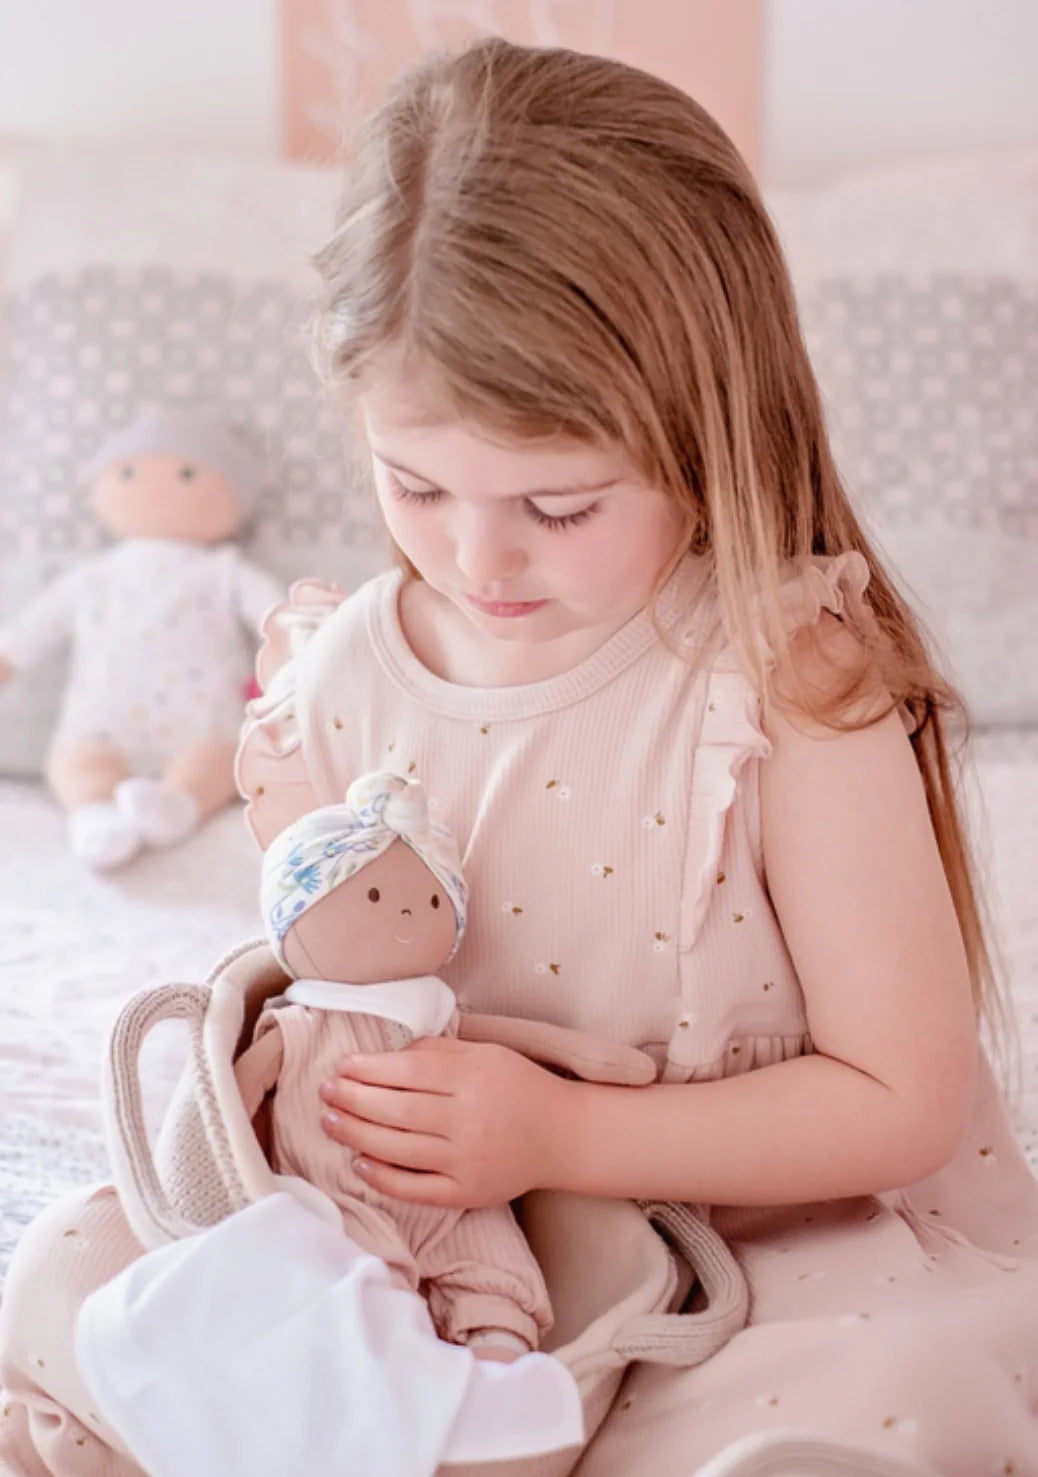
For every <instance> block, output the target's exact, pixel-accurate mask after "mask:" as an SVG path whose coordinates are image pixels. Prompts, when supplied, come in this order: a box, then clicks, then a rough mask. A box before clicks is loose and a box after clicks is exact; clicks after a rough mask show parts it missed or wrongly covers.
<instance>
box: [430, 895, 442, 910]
mask: <svg viewBox="0 0 1038 1477" xmlns="http://www.w3.org/2000/svg"><path fill="white" fill-rule="evenodd" d="M429 901H430V902H431V903H432V905H433V907H434V908H438V907H439V906H440V894H439V893H438V892H434V893H433V895H432V897H431V898H430V899H429Z"/></svg>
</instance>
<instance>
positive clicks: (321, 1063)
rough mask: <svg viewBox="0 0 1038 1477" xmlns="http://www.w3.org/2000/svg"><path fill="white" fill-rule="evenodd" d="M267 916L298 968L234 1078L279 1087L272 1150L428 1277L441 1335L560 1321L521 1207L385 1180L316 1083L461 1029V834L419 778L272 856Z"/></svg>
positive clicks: (252, 1089) (364, 1232) (361, 783)
mask: <svg viewBox="0 0 1038 1477" xmlns="http://www.w3.org/2000/svg"><path fill="white" fill-rule="evenodd" d="M261 903H262V911H263V917H264V923H265V926H266V928H267V932H268V936H269V939H270V942H271V946H272V948H273V950H274V953H275V954H276V956H277V958H278V960H279V962H280V963H281V965H282V967H283V968H284V969H285V971H286V972H287V973H288V974H290V975H292V976H293V977H294V981H295V982H294V983H293V984H292V985H290V987H289V988H288V990H287V991H286V992H285V994H284V995H283V996H281V997H279V998H278V1000H277V1001H276V1002H274V1004H273V1005H268V1008H267V1009H265V1010H264V1012H263V1013H262V1014H261V1016H260V1018H259V1021H258V1023H257V1026H256V1032H255V1036H254V1039H253V1044H252V1045H251V1046H250V1047H249V1048H248V1049H247V1050H246V1052H245V1053H244V1054H243V1055H242V1056H241V1057H240V1058H239V1060H238V1063H237V1066H236V1069H235V1070H236V1076H237V1080H238V1085H239V1087H240V1089H241V1092H242V1096H243V1099H244V1101H245V1106H246V1110H247V1111H248V1113H249V1116H250V1117H252V1116H253V1115H254V1114H255V1112H256V1111H257V1109H258V1107H259V1105H260V1103H261V1101H262V1099H263V1097H264V1095H265V1093H266V1092H267V1091H269V1090H270V1089H271V1088H273V1087H274V1086H275V1084H276V1085H277V1091H276V1093H275V1095H274V1098H273V1104H272V1123H271V1152H270V1157H271V1162H272V1167H273V1168H274V1169H275V1170H277V1171H278V1172H280V1173H287V1174H293V1175H298V1176H300V1177H301V1178H303V1179H305V1180H308V1181H309V1182H310V1183H311V1184H315V1185H317V1186H319V1188H321V1189H322V1190H324V1191H325V1192H326V1193H327V1194H329V1195H330V1196H331V1197H332V1199H334V1200H335V1201H336V1203H337V1204H338V1206H339V1208H340V1210H341V1212H342V1220H343V1228H344V1230H345V1231H346V1232H347V1234H348V1235H349V1236H350V1237H351V1238H352V1239H353V1240H354V1241H355V1242H357V1243H358V1244H359V1245H360V1246H362V1247H363V1248H364V1249H365V1250H368V1251H371V1252H373V1253H375V1254H376V1255H378V1256H379V1257H381V1258H382V1259H383V1261H385V1262H386V1264H387V1265H388V1266H389V1268H390V1270H391V1271H392V1272H393V1273H394V1275H395V1276H396V1277H397V1278H398V1279H399V1281H400V1284H401V1285H402V1286H405V1287H408V1288H410V1289H412V1290H414V1291H419V1290H421V1291H422V1292H423V1293H424V1294H425V1296H426V1297H427V1299H428V1303H429V1311H430V1314H431V1316H432V1319H433V1322H434V1324H435V1325H436V1328H437V1331H438V1332H439V1334H440V1336H441V1337H442V1338H445V1339H447V1340H448V1341H450V1342H452V1343H460V1344H467V1345H468V1346H469V1347H470V1348H471V1349H472V1351H473V1353H475V1354H476V1355H477V1356H478V1357H481V1358H491V1359H498V1360H502V1361H507V1360H509V1359H512V1358H515V1357H517V1356H518V1355H519V1354H521V1353H524V1352H526V1351H528V1350H530V1349H533V1348H535V1347H536V1345H537V1343H538V1342H539V1339H540V1337H541V1335H542V1334H543V1333H544V1332H545V1331H546V1330H547V1328H548V1327H550V1323H551V1314H550V1310H549V1305H548V1296H547V1292H546V1289H545V1286H544V1281H543V1278H542V1277H541V1273H540V1270H539V1268H538V1266H537V1263H536V1261H535V1260H534V1258H533V1256H532V1254H531V1252H530V1250H529V1248H528V1246H527V1243H526V1240H525V1238H524V1237H523V1234H522V1232H521V1231H520V1229H519V1227H518V1225H517V1223H516V1221H515V1218H514V1217H513V1215H512V1212H511V1210H510V1208H509V1207H508V1206H501V1207H495V1208H491V1209H476V1210H443V1209H439V1208H435V1207H430V1206H422V1205H412V1204H407V1203H405V1202H403V1201H400V1200H394V1199H390V1198H389V1197H387V1196H385V1195H381V1194H379V1193H377V1192H376V1191H374V1190H372V1189H371V1188H370V1187H369V1186H368V1185H366V1184H365V1183H364V1181H363V1180H361V1179H360V1177H359V1176H358V1175H357V1174H356V1173H355V1171H354V1169H353V1166H352V1158H351V1155H350V1153H349V1151H348V1150H346V1149H344V1148H343V1147H342V1145H341V1144H337V1143H334V1142H333V1141H332V1140H331V1139H329V1138H328V1137H327V1136H326V1135H325V1134H324V1133H323V1132H322V1130H321V1126H320V1115H319V1107H320V1101H319V1098H318V1087H319V1085H320V1083H321V1082H322V1081H324V1080H325V1079H326V1078H327V1077H329V1076H331V1075H334V1073H335V1071H336V1068H337V1066H338V1063H339V1062H340V1061H341V1059H342V1058H343V1056H345V1055H346V1054H348V1053H349V1052H353V1051H366V1052H378V1051H392V1050H397V1049H399V1048H400V1047H403V1046H406V1045H407V1044H408V1043H409V1042H410V1041H412V1040H414V1039H416V1038H418V1037H421V1036H433V1035H440V1034H446V1035H457V1033H458V1011H457V1005H456V1001H455V998H454V995H453V992H452V991H451V989H450V987H449V986H448V985H447V984H446V983H445V982H444V981H443V980H442V979H440V978H439V977H438V976H437V975H436V970H438V969H439V968H441V967H442V965H444V964H445V963H446V962H447V960H449V959H450V958H452V957H453V955H454V953H455V951H456V950H457V948H458V945H459V943H460V942H461V938H462V935H463V933H464V930H465V908H466V889H465V883H464V882H463V880H462V878H461V875H460V864H459V861H458V856H457V850H456V847H455V843H454V840H453V838H452V836H451V835H450V833H449V832H448V831H446V830H444V829H443V828H441V827H434V826H433V825H431V824H430V821H429V817H428V808H427V804H426V798H425V792H424V789H423V788H422V786H421V785H420V784H419V783H418V782H417V781H413V780H410V781H409V780H406V779H403V778H401V777H400V776H398V775H394V774H389V773H375V774H371V775H367V776H364V777H363V778H362V779H359V780H357V781H356V782H355V783H354V784H353V785H351V786H350V789H349V792H348V794H347V796H346V803H345V804H344V805H329V806H326V807H324V808H323V809H321V810H316V811H313V812H311V813H310V814H309V815H306V816H304V817H303V818H302V819H301V820H299V821H297V822H296V823H295V824H293V825H291V826H289V827H288V828H287V829H286V830H285V831H283V832H281V834H280V835H279V836H277V837H276V838H275V840H274V841H273V842H272V844H271V846H270V847H269V849H268V851H267V852H266V854H265V856H264V861H263V874H262V882H261Z"/></svg>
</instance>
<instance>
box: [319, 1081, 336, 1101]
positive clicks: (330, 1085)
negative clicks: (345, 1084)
mask: <svg viewBox="0 0 1038 1477" xmlns="http://www.w3.org/2000/svg"><path fill="white" fill-rule="evenodd" d="M317 1091H318V1092H319V1093H320V1094H321V1096H322V1097H323V1098H330V1097H332V1096H333V1095H334V1093H335V1083H334V1082H322V1083H321V1085H320V1087H319V1088H318V1089H317Z"/></svg>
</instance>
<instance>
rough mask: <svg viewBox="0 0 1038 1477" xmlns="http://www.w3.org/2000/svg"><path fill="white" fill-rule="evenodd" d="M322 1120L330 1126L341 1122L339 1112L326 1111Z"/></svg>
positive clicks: (333, 1126)
mask: <svg viewBox="0 0 1038 1477" xmlns="http://www.w3.org/2000/svg"><path fill="white" fill-rule="evenodd" d="M321 1122H322V1123H324V1124H326V1125H327V1127H328V1128H335V1127H337V1125H338V1122H339V1115H338V1113H325V1114H324V1115H323V1117H322V1118H321Z"/></svg>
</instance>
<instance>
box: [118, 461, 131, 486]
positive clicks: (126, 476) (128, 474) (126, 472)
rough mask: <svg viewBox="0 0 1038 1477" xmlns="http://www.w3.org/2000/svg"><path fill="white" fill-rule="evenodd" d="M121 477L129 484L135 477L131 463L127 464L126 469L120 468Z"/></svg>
mask: <svg viewBox="0 0 1038 1477" xmlns="http://www.w3.org/2000/svg"><path fill="white" fill-rule="evenodd" d="M119 476H120V477H121V478H122V479H123V481H124V482H129V480H130V478H131V477H132V476H133V467H132V466H131V465H130V463H129V462H127V464H126V466H125V467H120V468H119Z"/></svg>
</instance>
